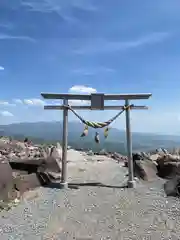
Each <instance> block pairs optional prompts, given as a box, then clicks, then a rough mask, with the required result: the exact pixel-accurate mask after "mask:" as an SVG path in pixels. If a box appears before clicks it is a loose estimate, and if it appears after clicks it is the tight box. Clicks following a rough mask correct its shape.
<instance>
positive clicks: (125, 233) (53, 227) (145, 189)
mask: <svg viewBox="0 0 180 240" xmlns="http://www.w3.org/2000/svg"><path fill="white" fill-rule="evenodd" d="M0 141H1V142H0V152H1V156H0V158H1V163H0V171H1V174H0V187H1V189H0V197H1V203H2V204H1V206H2V209H3V208H5V209H3V210H2V211H1V213H0V217H1V218H0V233H1V239H2V240H6V239H18V240H20V239H81V240H82V239H154V240H156V239H179V238H178V236H180V225H179V199H178V198H173V197H170V196H168V197H167V193H168V195H178V184H179V178H178V177H179V164H178V162H179V153H178V151H173V152H171V153H168V152H167V151H165V150H163V149H158V150H157V151H156V152H154V153H149V154H146V153H138V154H134V155H133V161H134V169H135V172H134V173H135V175H136V177H137V188H136V189H127V188H126V182H127V168H125V167H124V165H126V166H127V159H126V157H123V156H121V155H119V154H117V153H106V152H105V151H101V153H96V154H94V153H93V152H88V153H87V152H86V153H85V152H79V151H75V150H73V149H69V150H68V162H69V163H68V177H69V183H70V184H69V189H68V190H61V189H59V185H58V183H57V182H58V181H59V177H60V174H61V171H60V170H59V171H58V169H60V162H61V147H60V145H59V144H58V145H57V147H52V146H51V147H42V146H34V145H33V144H32V143H29V142H28V141H27V140H26V141H25V142H23V143H22V142H21V143H20V142H18V141H11V140H10V139H5V138H2V139H1V140H0ZM167 170H168V171H167ZM174 176H176V178H175V177H174ZM164 183H165V185H164ZM164 186H165V190H167V191H164ZM12 199H14V200H13V201H12ZM7 202H8V203H9V204H8V205H7ZM10 207H11V208H10ZM7 208H9V211H7Z"/></svg>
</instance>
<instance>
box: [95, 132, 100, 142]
mask: <svg viewBox="0 0 180 240" xmlns="http://www.w3.org/2000/svg"><path fill="white" fill-rule="evenodd" d="M94 140H95V142H96V143H100V138H99V133H98V132H96V134H95V137H94Z"/></svg>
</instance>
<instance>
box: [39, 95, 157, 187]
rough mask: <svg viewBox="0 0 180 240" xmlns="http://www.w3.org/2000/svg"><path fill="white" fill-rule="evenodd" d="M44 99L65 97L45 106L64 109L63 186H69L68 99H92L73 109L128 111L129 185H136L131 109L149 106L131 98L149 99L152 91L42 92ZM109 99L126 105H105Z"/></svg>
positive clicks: (72, 107)
mask: <svg viewBox="0 0 180 240" xmlns="http://www.w3.org/2000/svg"><path fill="white" fill-rule="evenodd" d="M41 96H42V97H43V98H44V99H49V100H50V99H51V100H58V99H63V105H59V106H57V105H47V106H44V109H46V110H63V141H62V175H61V183H60V185H61V187H62V188H68V182H67V147H68V139H67V136H68V110H69V105H68V100H85V101H90V102H91V106H71V109H74V110H75V109H79V110H123V109H124V110H125V112H126V141H127V155H128V171H129V177H128V183H127V184H128V187H129V188H134V187H135V185H136V184H135V180H134V170H133V159H132V136H131V124H130V109H135V110H137V109H142V110H144V109H148V107H147V106H135V105H130V100H140V99H149V98H150V97H151V96H152V94H151V93H135V94H103V93H93V94H88V95H86V94H59V93H57V94H56V93H41ZM107 100H116V101H119V100H124V101H125V105H124V106H104V101H107Z"/></svg>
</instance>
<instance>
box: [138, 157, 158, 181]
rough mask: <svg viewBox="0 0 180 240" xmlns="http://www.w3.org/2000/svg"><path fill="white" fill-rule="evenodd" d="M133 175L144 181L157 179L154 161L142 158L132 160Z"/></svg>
mask: <svg viewBox="0 0 180 240" xmlns="http://www.w3.org/2000/svg"><path fill="white" fill-rule="evenodd" d="M134 175H135V176H136V177H138V178H141V179H143V180H145V181H153V180H155V179H157V167H156V165H155V164H154V162H152V161H150V160H148V159H144V160H135V161H134Z"/></svg>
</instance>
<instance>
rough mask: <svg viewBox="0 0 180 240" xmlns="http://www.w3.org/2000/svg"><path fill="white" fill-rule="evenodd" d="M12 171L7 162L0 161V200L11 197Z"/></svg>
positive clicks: (12, 187) (12, 188)
mask: <svg viewBox="0 0 180 240" xmlns="http://www.w3.org/2000/svg"><path fill="white" fill-rule="evenodd" d="M13 195H14V184H13V172H12V168H11V166H10V165H9V163H8V162H6V161H4V160H1V161H0V200H3V201H7V200H9V199H11V198H13Z"/></svg>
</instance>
